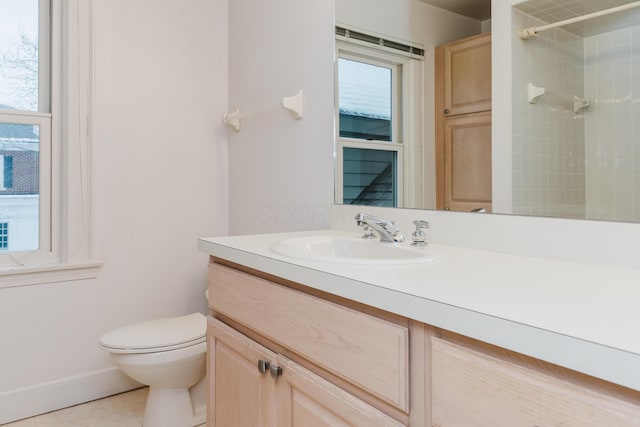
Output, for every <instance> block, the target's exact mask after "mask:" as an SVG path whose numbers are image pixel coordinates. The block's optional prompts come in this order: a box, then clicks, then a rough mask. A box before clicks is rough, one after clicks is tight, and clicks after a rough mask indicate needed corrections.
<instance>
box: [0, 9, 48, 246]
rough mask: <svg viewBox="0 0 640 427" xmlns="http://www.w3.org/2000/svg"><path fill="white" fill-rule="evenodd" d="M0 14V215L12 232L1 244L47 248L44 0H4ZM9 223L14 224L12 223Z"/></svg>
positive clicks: (45, 28)
mask: <svg viewBox="0 0 640 427" xmlns="http://www.w3.org/2000/svg"><path fill="white" fill-rule="evenodd" d="M2 8H3V9H2V14H1V15H0V26H2V28H3V31H2V32H1V33H0V70H2V72H1V73H0V172H1V176H0V221H3V224H4V223H6V224H15V225H16V228H17V229H19V231H20V232H19V233H16V236H17V238H16V239H15V240H12V242H11V243H12V244H11V245H10V246H6V247H4V249H6V250H9V251H12V250H45V251H50V250H51V246H50V243H51V238H50V229H51V227H50V220H51V206H49V205H48V204H46V205H45V204H43V203H42V201H47V200H50V194H49V188H50V186H47V185H42V184H44V183H41V182H40V179H41V178H42V179H43V180H45V181H46V182H50V179H51V176H50V163H51V159H50V153H51V143H52V141H51V127H52V123H51V121H52V116H51V104H50V102H49V99H50V96H49V94H50V84H49V82H50V73H49V65H48V58H49V52H50V45H51V44H50V39H51V37H50V30H49V12H50V11H49V3H48V1H41V0H7V1H5V2H3V5H2ZM12 228H13V227H12Z"/></svg>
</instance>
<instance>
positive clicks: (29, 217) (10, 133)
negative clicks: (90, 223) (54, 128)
mask: <svg viewBox="0 0 640 427" xmlns="http://www.w3.org/2000/svg"><path fill="white" fill-rule="evenodd" d="M39 148H40V138H39V136H38V134H37V132H36V129H34V126H32V125H22V124H7V123H0V251H6V250H12V251H13V250H16V251H19V250H33V249H37V248H38V241H39V181H40V177H39V169H40V168H39Z"/></svg>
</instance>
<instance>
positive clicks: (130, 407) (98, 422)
mask: <svg viewBox="0 0 640 427" xmlns="http://www.w3.org/2000/svg"><path fill="white" fill-rule="evenodd" d="M148 390H149V389H148V388H146V387H145V388H140V389H137V390H133V391H130V392H127V393H122V394H117V395H115V396H111V397H107V398H105V399H100V400H94V401H93V402H88V403H85V404H83V405H77V406H72V407H70V408H65V409H61V410H59V411H55V412H50V413H48V414H42V415H38V416H37V417H33V418H27V419H25V420H21V421H16V422H14V423H9V424H4V425H3V427H141V426H142V414H143V412H144V404H145V402H146V399H147V393H148ZM198 427H205V424H202V425H201V426H198Z"/></svg>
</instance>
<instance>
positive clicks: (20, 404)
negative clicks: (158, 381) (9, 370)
mask: <svg viewBox="0 0 640 427" xmlns="http://www.w3.org/2000/svg"><path fill="white" fill-rule="evenodd" d="M138 387H141V385H140V384H139V383H137V382H135V381H133V380H132V379H131V378H129V377H127V376H126V375H125V374H123V373H122V372H121V371H120V370H119V369H118V368H115V367H113V368H108V369H102V370H100V371H95V372H91V373H88V374H82V375H76V376H73V377H66V378H61V379H59V380H55V381H50V382H46V383H41V384H35V385H32V386H28V387H23V388H19V389H15V390H9V391H5V392H2V393H0V408H2V409H0V424H4V423H9V422H12V421H16V420H21V419H23V418H29V417H33V416H36V415H39V414H44V413H45V412H51V411H55V410H58V409H62V408H67V407H69V406H73V405H77V404H80V403H85V402H89V401H91V400H96V399H101V398H103V397H107V396H111V395H113V394H117V393H122V392H124V391H129V390H133V389H135V388H138Z"/></svg>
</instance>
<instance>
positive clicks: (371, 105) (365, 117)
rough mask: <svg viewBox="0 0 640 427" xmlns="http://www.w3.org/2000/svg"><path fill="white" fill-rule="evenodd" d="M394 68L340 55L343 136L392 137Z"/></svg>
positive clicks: (386, 139) (340, 106)
mask: <svg viewBox="0 0 640 427" xmlns="http://www.w3.org/2000/svg"><path fill="white" fill-rule="evenodd" d="M391 78H392V76H391V69H390V68H386V67H379V66H377V65H371V64H366V63H364V62H358V61H353V60H350V59H345V58H339V59H338V86H339V87H338V95H339V96H338V104H339V108H340V136H341V137H345V138H359V139H367V140H378V141H391V135H392V134H391V95H392V94H391V85H392V80H391Z"/></svg>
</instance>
